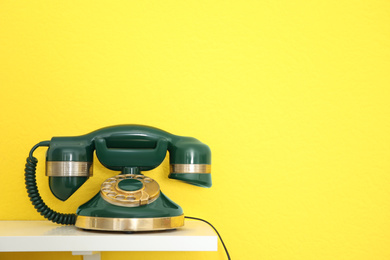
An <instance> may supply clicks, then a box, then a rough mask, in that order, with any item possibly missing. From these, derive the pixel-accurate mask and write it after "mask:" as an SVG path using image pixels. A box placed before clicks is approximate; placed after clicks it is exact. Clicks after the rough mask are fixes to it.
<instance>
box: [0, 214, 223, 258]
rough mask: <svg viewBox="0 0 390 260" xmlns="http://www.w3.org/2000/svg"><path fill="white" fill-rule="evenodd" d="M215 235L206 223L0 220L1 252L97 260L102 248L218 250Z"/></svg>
mask: <svg viewBox="0 0 390 260" xmlns="http://www.w3.org/2000/svg"><path fill="white" fill-rule="evenodd" d="M217 245H218V240H217V235H216V234H215V232H214V231H213V230H212V228H211V227H209V226H208V225H207V224H206V223H203V222H201V221H195V220H185V226H184V227H182V228H180V229H176V230H169V231H158V232H138V233H131V234H128V233H122V232H101V231H85V230H81V229H78V228H76V227H75V226H61V225H57V224H54V223H52V222H49V221H0V252H61V251H69V252H72V254H73V255H83V258H84V259H85V260H100V252H102V251H217V250H218V246H217Z"/></svg>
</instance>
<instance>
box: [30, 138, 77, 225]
mask: <svg viewBox="0 0 390 260" xmlns="http://www.w3.org/2000/svg"><path fill="white" fill-rule="evenodd" d="M49 144H50V141H43V142H40V143H38V144H36V145H35V146H34V147H33V148H32V149H31V151H30V154H29V156H28V157H27V163H26V168H25V169H24V172H25V173H24V179H25V181H26V182H25V184H26V189H27V193H28V196H29V197H30V201H31V203H32V204H33V205H34V207H35V209H36V210H37V211H38V212H39V213H40V214H41V215H42V216H44V217H45V218H47V219H48V220H51V221H53V222H54V223H57V224H62V225H74V224H75V223H76V214H62V213H58V212H56V211H54V210H52V209H51V208H49V207H48V206H47V205H46V204H45V203H44V202H43V200H42V197H41V195H40V194H39V191H38V186H37V181H36V176H35V173H36V168H37V163H38V159H37V158H35V157H34V156H33V153H34V151H35V149H37V148H38V147H40V146H49Z"/></svg>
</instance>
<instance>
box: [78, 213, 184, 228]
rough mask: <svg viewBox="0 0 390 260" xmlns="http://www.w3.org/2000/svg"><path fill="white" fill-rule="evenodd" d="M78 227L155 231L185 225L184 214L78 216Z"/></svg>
mask: <svg viewBox="0 0 390 260" xmlns="http://www.w3.org/2000/svg"><path fill="white" fill-rule="evenodd" d="M75 225H76V227H78V228H83V229H92V230H107V231H154V230H165V229H174V228H179V227H182V226H184V215H180V216H175V217H163V218H101V217H88V216H77V218H76V224H75Z"/></svg>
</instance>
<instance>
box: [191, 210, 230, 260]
mask: <svg viewBox="0 0 390 260" xmlns="http://www.w3.org/2000/svg"><path fill="white" fill-rule="evenodd" d="M184 217H185V218H188V219H194V220H200V221H203V222H205V223H207V224H209V225H210V227H212V228H213V229H214V231H215V233H217V235H218V237H219V239H220V240H221V243H222V245H223V248H224V249H225V252H226V255H227V258H228V259H229V260H230V255H229V252H228V250H227V248H226V246H225V243H224V242H223V240H222V237H221V235H220V234H219V232H218V231H217V229H216V228H215V227H214V226H213V225H211V223H209V222H207V221H206V220H204V219H201V218H194V217H188V216H184Z"/></svg>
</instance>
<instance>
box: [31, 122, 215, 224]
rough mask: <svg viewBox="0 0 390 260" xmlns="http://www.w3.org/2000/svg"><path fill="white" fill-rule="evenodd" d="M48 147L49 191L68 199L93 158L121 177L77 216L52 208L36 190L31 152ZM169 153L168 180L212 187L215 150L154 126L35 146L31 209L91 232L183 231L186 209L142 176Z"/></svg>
mask: <svg viewBox="0 0 390 260" xmlns="http://www.w3.org/2000/svg"><path fill="white" fill-rule="evenodd" d="M40 146H47V147H48V150H47V153H46V176H48V177H49V187H50V190H51V192H52V193H53V194H54V196H55V197H56V198H58V199H59V200H62V201H65V200H67V199H68V198H69V197H70V196H71V195H72V194H73V193H74V192H76V191H77V190H78V189H79V188H80V187H81V186H82V185H83V184H84V183H85V182H86V181H87V180H88V178H89V177H91V176H92V175H93V154H94V152H96V157H97V158H98V160H99V161H100V163H101V164H102V165H103V166H104V167H106V168H108V169H110V170H113V171H118V175H116V176H113V177H110V178H108V179H107V180H105V181H104V182H103V183H102V185H101V188H100V191H99V192H98V193H97V194H96V195H95V196H94V197H93V198H92V199H91V200H89V201H88V202H86V203H85V204H83V205H81V206H79V208H78V209H77V211H76V214H62V213H58V212H55V211H53V210H52V209H50V208H49V207H48V206H47V205H46V204H45V203H44V202H43V200H42V198H41V197H40V195H39V192H38V187H37V185H36V176H35V172H36V165H37V162H38V160H37V159H36V158H35V157H33V155H32V154H33V152H34V151H35V149H37V148H38V147H40ZM167 151H169V161H170V173H169V176H168V177H169V178H170V179H176V180H180V181H183V182H185V183H188V184H192V185H195V186H200V187H211V185H212V183H211V151H210V148H209V147H208V146H207V145H205V144H204V143H202V142H200V141H198V140H197V139H195V138H192V137H184V136H177V135H173V134H170V133H167V132H165V131H163V130H160V129H157V128H153V127H150V126H141V125H119V126H111V127H106V128H102V129H99V130H96V131H94V132H91V133H89V134H86V135H81V136H71V137H53V138H52V139H51V140H50V141H43V142H40V143H38V144H37V145H35V146H34V147H33V148H32V150H31V152H30V155H29V157H28V158H27V163H26V169H25V181H26V188H27V192H28V194H29V197H30V200H31V202H32V204H33V205H34V206H35V208H36V209H37V211H38V212H39V213H40V214H41V215H43V216H44V217H45V218H47V219H49V220H51V221H53V222H55V223H58V224H74V225H76V227H79V228H82V229H87V230H105V231H127V232H133V231H155V230H167V229H175V228H179V227H182V226H183V225H184V215H183V210H182V208H181V207H180V206H179V205H177V204H176V203H174V202H173V201H172V200H170V199H169V198H168V197H167V196H165V195H164V194H163V193H162V192H161V190H160V186H159V184H158V183H157V182H156V181H155V180H153V179H152V178H150V177H147V176H145V175H143V173H142V172H144V171H149V170H152V169H154V168H156V167H157V166H159V165H160V164H161V163H162V162H163V160H164V159H165V157H166V153H167Z"/></svg>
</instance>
